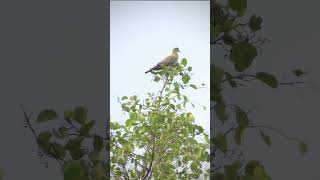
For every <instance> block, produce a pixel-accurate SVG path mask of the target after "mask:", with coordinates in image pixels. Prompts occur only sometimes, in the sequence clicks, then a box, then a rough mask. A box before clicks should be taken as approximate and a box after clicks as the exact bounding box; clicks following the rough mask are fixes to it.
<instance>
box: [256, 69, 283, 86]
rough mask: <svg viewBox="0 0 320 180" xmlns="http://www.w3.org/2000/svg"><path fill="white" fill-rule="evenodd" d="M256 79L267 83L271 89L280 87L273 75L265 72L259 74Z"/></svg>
mask: <svg viewBox="0 0 320 180" xmlns="http://www.w3.org/2000/svg"><path fill="white" fill-rule="evenodd" d="M256 78H257V79H258V80H260V81H261V82H263V83H265V84H266V85H268V86H270V87H271V88H276V87H278V85H279V83H278V80H277V79H276V77H275V76H274V75H272V74H268V73H265V72H257V73H256Z"/></svg>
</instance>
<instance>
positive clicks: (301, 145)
mask: <svg viewBox="0 0 320 180" xmlns="http://www.w3.org/2000/svg"><path fill="white" fill-rule="evenodd" d="M298 145H299V152H300V154H301V155H305V154H306V152H307V151H308V145H307V144H306V143H304V142H302V141H299V142H298Z"/></svg>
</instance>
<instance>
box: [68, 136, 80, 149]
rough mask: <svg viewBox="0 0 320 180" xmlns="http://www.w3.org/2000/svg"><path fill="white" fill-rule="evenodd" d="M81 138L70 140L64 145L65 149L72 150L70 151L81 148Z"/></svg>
mask: <svg viewBox="0 0 320 180" xmlns="http://www.w3.org/2000/svg"><path fill="white" fill-rule="evenodd" d="M83 139H84V138H83V137H76V138H73V139H70V140H69V141H68V142H67V144H66V145H65V147H66V149H68V150H72V149H79V148H80V147H81V144H82V141H83Z"/></svg>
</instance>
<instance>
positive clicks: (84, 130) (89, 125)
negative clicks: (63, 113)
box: [80, 120, 95, 136]
mask: <svg viewBox="0 0 320 180" xmlns="http://www.w3.org/2000/svg"><path fill="white" fill-rule="evenodd" d="M94 123H95V121H94V120H91V121H90V122H88V123H87V124H84V125H82V126H81V128H80V135H81V136H87V135H89V132H90V130H91V128H92V126H93V125H94Z"/></svg>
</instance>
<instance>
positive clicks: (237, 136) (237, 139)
mask: <svg viewBox="0 0 320 180" xmlns="http://www.w3.org/2000/svg"><path fill="white" fill-rule="evenodd" d="M243 131H244V128H241V127H237V128H236V130H235V133H234V140H235V142H236V144H237V145H241V138H242V135H243Z"/></svg>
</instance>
